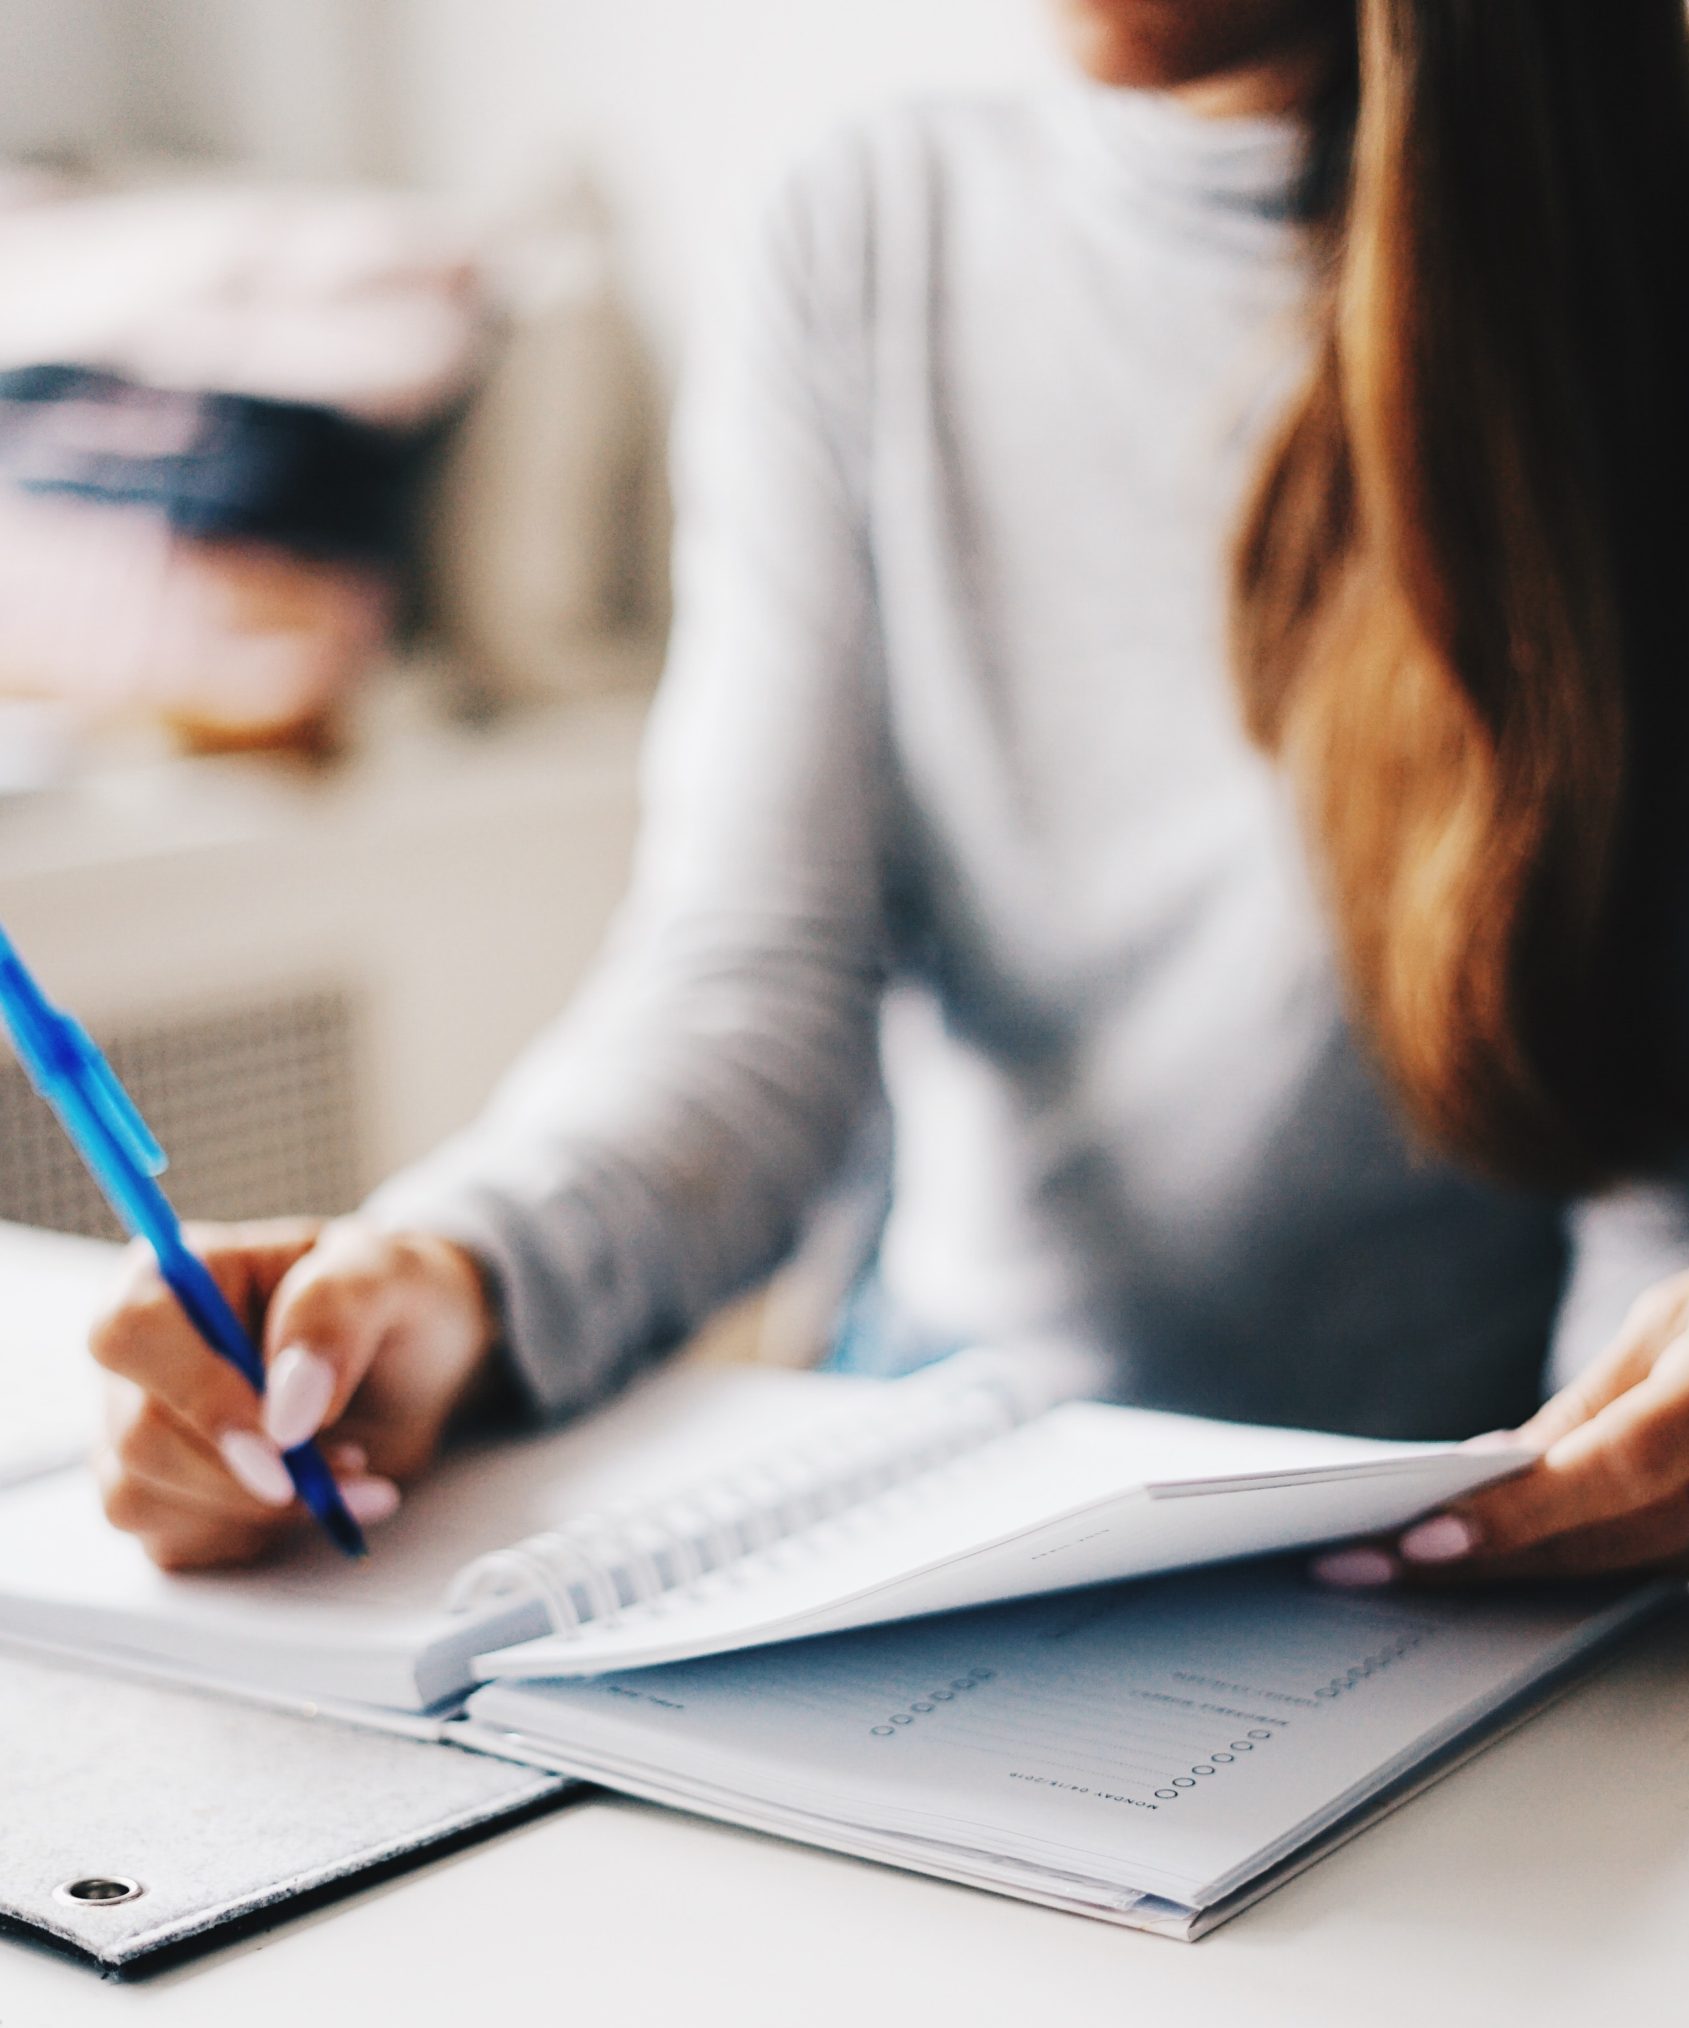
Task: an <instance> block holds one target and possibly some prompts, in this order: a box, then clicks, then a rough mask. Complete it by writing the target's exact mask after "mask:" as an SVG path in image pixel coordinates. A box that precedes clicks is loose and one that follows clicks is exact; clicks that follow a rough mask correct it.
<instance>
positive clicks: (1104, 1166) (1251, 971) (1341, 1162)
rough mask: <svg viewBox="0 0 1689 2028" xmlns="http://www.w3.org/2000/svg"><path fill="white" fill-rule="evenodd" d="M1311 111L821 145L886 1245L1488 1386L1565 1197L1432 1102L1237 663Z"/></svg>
mask: <svg viewBox="0 0 1689 2028" xmlns="http://www.w3.org/2000/svg"><path fill="white" fill-rule="evenodd" d="M1294 153H1295V149H1294V138H1293V136H1292V135H1291V134H1290V132H1289V131H1288V130H1287V129H1285V128H1282V127H1279V126H1276V125H1265V124H1259V125H1258V124H1255V123H1248V124H1245V125H1241V126H1240V125H1236V124H1233V123H1227V124H1226V125H1225V126H1223V127H1210V126H1206V125H1205V124H1204V123H1202V122H1199V121H1195V120H1192V119H1191V118H1190V117H1189V116H1187V115H1185V114H1183V113H1181V112H1179V111H1178V110H1177V109H1175V108H1171V107H1168V106H1165V105H1164V104H1162V103H1160V102H1157V101H1153V100H1146V99H1142V98H1139V97H1137V96H1136V95H1132V96H1127V95H1122V94H1114V93H1109V94H1105V93H1101V92H1097V91H1090V90H1076V91H1074V92H1072V93H1070V94H1062V95H1057V96H1053V97H1052V98H1051V99H1049V100H1047V101H1044V102H1041V103H1036V104H1029V105H1024V106H1018V107H1017V106H1002V107H941V108H934V109H928V110H924V111H922V112H920V113H918V114H914V115H908V116H904V117H902V118H900V119H898V120H895V121H891V122H887V123H883V124H882V125H881V126H879V127H878V128H876V129H874V130H873V132H872V133H871V134H870V135H869V136H868V137H867V138H866V139H864V140H863V141H861V142H860V143H859V144H858V147H857V150H856V152H855V153H854V154H853V156H852V157H851V159H850V160H849V162H848V163H847V162H845V161H844V160H842V159H841V160H840V161H838V162H837V163H835V165H834V169H833V174H834V175H835V176H836V177H837V178H838V181H839V188H838V191H837V193H836V200H835V201H831V202H830V204H829V213H828V215H830V216H832V217H833V218H834V219H835V220H836V223H837V233H836V237H834V238H828V237H827V236H825V235H823V237H822V240H821V243H820V248H819V260H820V262H821V265H822V267H823V268H825V266H826V265H827V263H828V262H832V263H834V264H835V265H836V274H835V281H836V284H837V286H838V288H839V289H840V290H841V292H842V294H841V300H842V299H843V296H844V295H850V296H852V298H853V300H855V301H857V302H858V303H860V304H862V305H864V306H865V307H864V310H863V316H862V327H863V332H864V338H863V347H862V353H861V359H860V370H861V380H860V387H859V394H860V401H859V410H858V413H857V414H856V415H854V416H853V417H851V418H848V419H847V420H846V424H845V426H846V428H847V429H848V430H850V431H851V432H852V434H853V442H852V444H851V451H852V455H853V457H854V459H855V462H856V466H857V470H858V473H859V478H860V484H861V487H862V497H863V501H864V508H865V516H866V522H867V528H868V534H869V542H870V549H871V559H872V567H873V571H874V583H875V595H876V607H877V613H878V618H879V626H880V633H881V648H882V652H883V665H884V666H883V671H881V672H879V673H878V675H877V676H876V680H883V681H884V683H885V685H886V709H887V717H888V722H889V727H890V737H891V743H892V749H893V756H894V764H895V767H896V770H897V773H898V777H899V781H898V788H899V796H900V805H901V811H902V822H901V825H900V835H899V839H898V844H897V867H896V882H895V892H896V895H897V898H898V900H897V916H896V920H897V925H898V931H899V945H900V948H899V959H900V963H899V972H898V978H897V982H896V984H895V985H894V987H893V990H892V993H891V995H890V997H889V1000H888V1006H887V1018H886V1034H885V1055H886V1080H887V1088H888V1092H889V1094H890V1098H891V1104H892V1112H893V1117H894V1121H895V1127H896V1156H895V1188H894V1193H893V1209H892V1212H891V1216H890V1221H889V1224H888V1228H887V1231H886V1234H885V1237H884V1242H883V1247H882V1253H881V1271H882V1274H883V1277H884V1281H885V1284H886V1287H887V1289H888V1291H889V1294H890V1297H891V1300H892V1302H893V1304H894V1306H895V1307H896V1308H897V1310H898V1311H899V1312H900V1313H901V1315H902V1316H903V1317H904V1319H905V1320H906V1323H907V1324H908V1326H909V1327H910V1328H911V1330H912V1332H913V1334H914V1335H916V1336H917V1337H923V1338H926V1339H928V1340H930V1341H931V1342H934V1343H943V1342H952V1341H954V1340H956V1339H960V1338H966V1337H971V1336H975V1335H979V1334H983V1333H990V1334H993V1335H997V1334H1002V1333H1004V1332H1022V1331H1024V1332H1038V1331H1042V1330H1045V1329H1051V1328H1055V1329H1069V1330H1071V1329H1080V1330H1083V1331H1085V1332H1086V1333H1088V1334H1095V1335H1098V1336H1100V1337H1101V1338H1102V1339H1103V1340H1104V1341H1105V1342H1106V1343H1107V1344H1108V1345H1109V1346H1110V1347H1111V1348H1112V1349H1113V1350H1114V1352H1115V1354H1116V1356H1117V1358H1118V1360H1119V1362H1120V1369H1121V1378H1120V1388H1121V1392H1122V1393H1125V1394H1130V1395H1131V1396H1132V1397H1133V1398H1136V1399H1140V1400H1146V1401H1150V1402H1153V1403H1157V1404H1162V1405H1169V1406H1175V1407H1180V1408H1188V1409H1195V1410H1204V1411H1208V1412H1212V1413H1219V1414H1225V1415H1234V1416H1245V1417H1258V1418H1262V1419H1276V1420H1285V1421H1301V1422H1313V1423H1328V1424H1332V1425H1335V1426H1342V1427H1346V1428H1351V1429H1355V1430H1368V1431H1376V1432H1379V1433H1389V1434H1400V1435H1420V1434H1427V1435H1428V1434H1438V1433H1445V1432H1458V1431H1460V1430H1463V1429H1472V1428H1477V1427H1487V1426H1491V1425H1494V1424H1497V1423H1501V1422H1505V1421H1508V1420H1510V1419H1512V1418H1515V1417H1517V1416H1518V1415H1520V1414H1522V1413H1524V1412H1525V1411H1526V1410H1527V1409H1528V1408H1529V1406H1530V1405H1531V1404H1532V1403H1533V1402H1534V1400H1535V1398H1536V1393H1537V1386H1538V1375H1539V1370H1540V1366H1541V1361H1542V1356H1543V1350H1544V1346H1545V1343H1546V1339H1547V1335H1548V1332H1549V1329H1550V1325H1551V1321H1552V1317H1553V1313H1554V1309H1555V1305H1556V1302H1557V1300H1558V1296H1559V1291H1560V1286H1561V1281H1562V1278H1563V1273H1564V1241H1563V1236H1562V1217H1561V1209H1560V1207H1559V1206H1557V1205H1555V1204H1553V1203H1552V1202H1549V1201H1547V1200H1538V1199H1532V1198H1527V1197H1523V1196H1518V1195H1510V1194H1506V1193H1503V1192H1500V1191H1497V1190H1494V1189H1491V1188H1488V1187H1486V1186H1484V1185H1482V1184H1480V1183H1478V1182H1475V1181H1473V1180H1470V1179H1468V1178H1466V1177H1464V1176H1463V1175H1461V1174H1459V1173H1457V1172H1456V1171H1454V1170H1453V1169H1452V1168H1450V1167H1449V1166H1447V1165H1445V1164H1443V1163H1441V1162H1440V1161H1437V1160H1435V1159H1434V1158H1432V1157H1431V1156H1429V1155H1428V1154H1425V1153H1423V1152H1421V1151H1418V1150H1415V1149H1413V1148H1410V1147H1409V1146H1408V1145H1407V1143H1406V1142H1405V1140H1404V1138H1403V1136H1402V1134H1401V1132H1400V1131H1399V1129H1398V1127H1397V1125H1396V1123H1395V1120H1394V1118H1393V1115H1392V1111H1391V1107H1390V1103H1389V1100H1388V1098H1387V1096H1386V1094H1385V1093H1384V1091H1383V1089H1382V1087H1381V1084H1380V1082H1379V1080H1378V1078H1377V1076H1376V1075H1375V1073H1374V1071H1373V1069H1372V1067H1371V1065H1370V1063H1369V1062H1368V1060H1367V1057H1366V1054H1365V1052H1364V1049H1363V1048H1362V1047H1361V1046H1360V1044H1359V1043H1358V1042H1357V1038H1356V1036H1355V1034H1354V1032H1353V1030H1352V1028H1351V1026H1350V1024H1349V1023H1348V1021H1347V1020H1346V1019H1345V1016H1344V1012H1343V1008H1342V1001H1341V994H1340V991H1339V987H1338V984H1337V980H1336V976H1335V971H1334V962H1333V953H1332V949H1331V943H1330V938H1329V935H1328V933H1327V931H1326V929H1325V927H1324V925H1323V923H1322V921H1321V919H1320V915H1319V910H1318V907H1317V903H1316V901H1315V898H1314V896H1313V894H1312V892H1311V887H1310V879H1309V875H1308V872H1307V866H1306V859H1305V855H1304V853H1303V850H1302V847H1301V844H1300V841H1299V839H1298V836H1297V831H1296V826H1295V822H1294V817H1293V813H1292V812H1291V810H1290V808H1289V806H1288V801H1287V797H1286V793H1285V789H1284V785H1283V783H1282V782H1281V780H1280V779H1279V778H1278V777H1277V775H1276V774H1275V773H1274V771H1273V769H1272V767H1271V766H1270V764H1269V763H1268V762H1267V761H1266V760H1264V759H1263V758H1262V757H1261V756H1260V755H1259V754H1257V753H1256V752H1255V751H1253V750H1252V749H1251V748H1250V747H1249V745H1248V744H1247V743H1246V741H1245V739H1244V737H1243V735H1242V732H1241V730H1240V727H1239V723H1238V717H1237V712H1236V709H1235V706H1234V702H1233V697H1232V692H1231V688H1230V684H1229V681H1228V677H1227V672H1226V661H1225V643H1224V629H1225V585H1226V558H1227V544H1228V539H1229V536H1230V532H1231V528H1232V526H1233V523H1234V520H1235V517H1236V514H1237V510H1238V506H1239V503H1240V500H1241V498H1242V494H1243V490H1244V488H1245V487H1246V485H1247V482H1248V477H1249V474H1250V471H1251V468H1252V465H1253V463H1254V461H1255V460H1256V458H1257V457H1258V456H1259V454H1260V450H1261V446H1262V443H1263V441H1264V437H1265V434H1266V432H1267V431H1268V430H1269V429H1270V426H1271V422H1272V419H1273V417H1274V415H1275V414H1276V413H1277V411H1278V410H1279V408H1280V406H1281V405H1282V403H1283V401H1284V399H1285V398H1286V396H1287V394H1288V392H1289V390H1290V389H1291V388H1292V387H1293V386H1294V384H1295V381H1296V377H1297V373H1298V370H1299V367H1300V364H1301V347H1302V343H1303V340H1302V337H1301V335H1300V327H1299V318H1298V312H1299V310H1300V308H1301V306H1302V303H1303V300H1304V296H1305V292H1306V289H1307V286H1308V276H1307V263H1306V255H1305V252H1304V250H1303V247H1302V245H1301V243H1300V240H1299V236H1298V232H1297V229H1296V227H1295V226H1294V224H1293V223H1292V222H1291V221H1290V218H1289V216H1288V211H1287V207H1288V201H1289V195H1290V188H1291V178H1292V175H1293V169H1294Z"/></svg>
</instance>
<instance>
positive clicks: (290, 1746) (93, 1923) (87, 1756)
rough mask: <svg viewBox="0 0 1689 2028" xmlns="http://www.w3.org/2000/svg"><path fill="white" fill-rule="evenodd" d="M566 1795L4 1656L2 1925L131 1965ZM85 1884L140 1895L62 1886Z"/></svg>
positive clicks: (459, 1755)
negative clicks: (85, 1892) (129, 1887)
mask: <svg viewBox="0 0 1689 2028" xmlns="http://www.w3.org/2000/svg"><path fill="white" fill-rule="evenodd" d="M574 1786H575V1785H574V1784H573V1783H570V1782H568V1781H565V1780H563V1779H561V1778H560V1777H558V1776H555V1775H547V1774H542V1773H539V1772H537V1771H536V1770H534V1769H533V1768H523V1767H514V1766H511V1765H510V1764H509V1763H507V1762H504V1761H498V1760H489V1759H486V1758H483V1757H481V1756H479V1755H476V1754H471V1753H465V1752H463V1751H461V1750H460V1749H458V1748H456V1747H453V1746H447V1745H441V1744H436V1743H433V1742H430V1741H427V1740H422V1739H408V1738H397V1737H394V1736H392V1735H390V1734H387V1733H383V1732H375V1731H369V1730H366V1729H364V1728H362V1727H357V1726H349V1725H344V1724H341V1723H338V1722H335V1721H332V1720H329V1719H324V1718H313V1717H307V1716H303V1715H295V1714H293V1713H290V1712H280V1711H268V1710H265V1709H263V1708H262V1707H260V1706H257V1705H253V1704H245V1703H235V1702H231V1701H228V1700H225V1699H222V1698H219V1697H216V1696H214V1695H210V1694H207V1693H203V1692H200V1691H195V1690H188V1689H181V1688H178V1687H176V1686H174V1685H165V1684H156V1683H151V1682H137V1681H132V1680H128V1679H125V1678H121V1677H113V1676H108V1675H101V1674H98V1673H95V1672H93V1671H84V1670H83V1669H81V1668H79V1667H77V1666H75V1665H73V1664H70V1663H61V1662H58V1661H56V1660H51V1659H48V1658H45V1657H38V1656H33V1655H26V1654H22V1653H19V1652H17V1651H15V1650H0V1926H12V1925H21V1926H23V1927H25V1928H26V1929H28V1930H31V1931H34V1932H37V1933H38V1934H41V1935H44V1936H46V1937H50V1938H51V1939H53V1940H54V1941H55V1942H56V1943H58V1944H60V1945H65V1946H68V1947H70V1948H71V1949H73V1950H77V1951H81V1952H85V1953H86V1954H87V1955H88V1956H89V1957H91V1958H93V1959H95V1960H96V1961H97V1962H98V1963H99V1964H100V1965H102V1966H104V1967H107V1968H111V1969H119V1968H123V1967H128V1966H137V1965H139V1964H141V1963H142V1962H144V1961H145V1960H146V1959H147V1958H148V1957H149V1956H150V1955H151V1954H153V1953H155V1952H158V1951H161V1950H165V1949H168V1948H171V1947H180V1946H182V1945H184V1944H187V1943H188V1942H190V1941H191V1940H195V1939H198V1938H200V1937H202V1936H203V1937H207V1938H209V1936H210V1933H211V1932H214V1931H215V1930H217V1929H218V1928H220V1927H221V1926H222V1925H224V1924H227V1923H230V1922H235V1921H238V1920H240V1919H241V1918H244V1917H251V1916H253V1915H256V1914H258V1913H259V1912H260V1911H263V1910H265V1909H270V1908H278V1907H279V1905H280V1904H283V1903H285V1902H288V1901H290V1900H292V1899H294V1898H295V1897H297V1896H300V1895H305V1894H311V1893H314V1892H315V1891H317V1890H321V1889H324V1888H327V1887H331V1886H333V1885H334V1884H336V1883H341V1882H346V1881H349V1880H350V1879H351V1878H352V1877H353V1876H354V1875H356V1874H359V1873H362V1872H364V1871H366V1870H368V1869H369V1868H371V1867H377V1866H382V1865H384V1864H387V1863H391V1862H394V1861H397V1860H401V1859H404V1858H407V1857H410V1856H412V1855H420V1854H421V1853H423V1852H425V1851H426V1850H427V1849H428V1848H430V1847H431V1846H435V1845H438V1844H440V1843H442V1842H443V1841H446V1840H450V1839H454V1838H457V1837H459V1836H462V1835H464V1834H466V1833H469V1832H472V1831H474V1830H476V1829H478V1828H481V1827H483V1826H486V1825H490V1824H493V1823H496V1822H497V1821H498V1820H499V1819H501V1818H504V1817H509V1816H514V1815H517V1814H521V1813H526V1812H528V1811H530V1810H532V1809H533V1808H535V1807H536V1806H538V1805H540V1804H543V1803H545V1802H546V1801H548V1800H549V1799H551V1798H553V1797H556V1796H558V1795H561V1794H562V1793H563V1792H564V1791H565V1790H567V1789H569V1788H572V1787H574ZM89 1880H107V1881H114V1882H119V1883H123V1882H129V1883H133V1884H134V1885H136V1886H138V1887H139V1888H140V1890H141V1891H140V1893H139V1894H137V1895H135V1896H134V1898H132V1899H127V1900H109V1901H104V1902H92V1903H90V1902H86V1901H78V1900H77V1899H75V1898H73V1897H71V1898H67V1897H66V1895H65V1893H64V1890H65V1889H66V1888H68V1887H69V1886H70V1884H71V1883H73V1882H86V1881H89Z"/></svg>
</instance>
